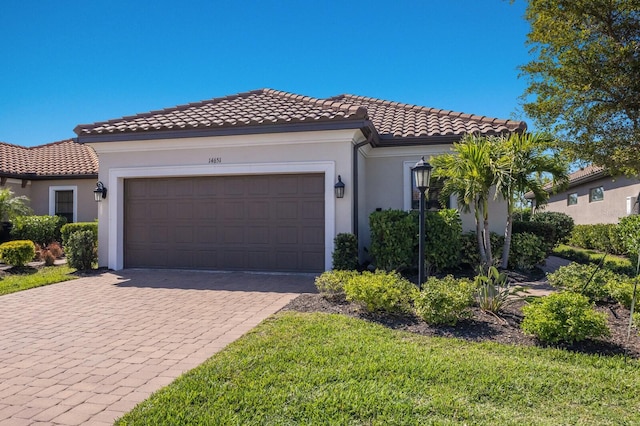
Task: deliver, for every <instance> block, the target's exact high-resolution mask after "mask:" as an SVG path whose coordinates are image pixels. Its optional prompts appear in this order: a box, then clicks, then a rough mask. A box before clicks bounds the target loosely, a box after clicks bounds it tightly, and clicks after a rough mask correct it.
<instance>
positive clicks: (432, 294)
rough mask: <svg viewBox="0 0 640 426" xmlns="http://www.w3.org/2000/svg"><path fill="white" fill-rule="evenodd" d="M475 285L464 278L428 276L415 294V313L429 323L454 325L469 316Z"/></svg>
mask: <svg viewBox="0 0 640 426" xmlns="http://www.w3.org/2000/svg"><path fill="white" fill-rule="evenodd" d="M474 291H475V285H474V284H473V283H472V282H471V280H468V279H466V278H462V279H455V278H454V277H453V276H451V275H447V276H446V277H444V278H436V277H431V278H429V279H428V280H427V281H426V282H425V283H424V284H423V285H422V290H421V291H420V292H419V293H416V294H415V299H414V307H415V311H416V314H417V315H418V316H419V317H420V318H422V319H423V320H425V321H426V322H427V323H429V324H448V325H455V324H456V323H457V322H458V320H460V319H462V318H469V317H471V309H470V308H471V306H472V305H473V296H474Z"/></svg>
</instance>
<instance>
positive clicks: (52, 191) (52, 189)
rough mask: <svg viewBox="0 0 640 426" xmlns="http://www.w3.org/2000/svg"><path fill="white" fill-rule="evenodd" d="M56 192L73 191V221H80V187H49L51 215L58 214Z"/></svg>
mask: <svg viewBox="0 0 640 426" xmlns="http://www.w3.org/2000/svg"><path fill="white" fill-rule="evenodd" d="M56 191H73V221H74V222H77V221H78V187H77V186H76V185H67V186H50V187H49V215H50V216H55V214H56Z"/></svg>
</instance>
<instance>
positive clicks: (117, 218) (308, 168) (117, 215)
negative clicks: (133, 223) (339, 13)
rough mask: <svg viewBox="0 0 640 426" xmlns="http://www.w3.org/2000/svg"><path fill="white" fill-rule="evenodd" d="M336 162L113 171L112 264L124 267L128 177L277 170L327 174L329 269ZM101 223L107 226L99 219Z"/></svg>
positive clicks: (111, 209) (325, 212) (326, 231)
mask: <svg viewBox="0 0 640 426" xmlns="http://www.w3.org/2000/svg"><path fill="white" fill-rule="evenodd" d="M335 168H336V165H335V162H334V161H309V162H286V163H260V164H254V163H249V164H217V165H215V166H213V167H212V166H211V165H197V166H154V167H126V168H113V169H110V170H109V178H108V181H109V184H108V185H107V187H108V188H109V198H108V199H107V200H105V201H103V204H104V203H105V202H108V204H109V205H108V208H109V223H108V233H109V247H108V248H107V250H108V253H109V262H108V266H109V268H111V269H114V270H120V269H122V268H123V267H124V180H125V179H129V178H143V177H145V178H147V177H158V178H159V177H169V176H181V177H188V176H228V175H262V174H277V173H324V181H325V182H324V217H325V225H324V227H325V229H324V232H325V239H324V247H325V254H324V261H325V269H326V270H329V269H331V264H332V259H331V254H332V253H333V239H334V237H335V229H336V219H335V217H336V213H335V211H336V210H335V194H334V189H333V185H334V182H335V179H336V173H335ZM98 226H104V225H103V221H102V220H101V221H99V225H98Z"/></svg>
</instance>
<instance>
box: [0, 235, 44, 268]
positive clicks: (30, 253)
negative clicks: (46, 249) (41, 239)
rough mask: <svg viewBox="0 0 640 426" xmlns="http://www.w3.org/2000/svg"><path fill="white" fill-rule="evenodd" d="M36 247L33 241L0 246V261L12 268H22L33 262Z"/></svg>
mask: <svg viewBox="0 0 640 426" xmlns="http://www.w3.org/2000/svg"><path fill="white" fill-rule="evenodd" d="M35 255H36V246H35V244H33V241H29V240H15V241H7V242H6V243H2V244H0V259H2V260H3V261H4V262H5V263H6V264H8V265H12V266H24V265H25V264H26V263H27V262H30V261H31V260H33V257H34V256H35Z"/></svg>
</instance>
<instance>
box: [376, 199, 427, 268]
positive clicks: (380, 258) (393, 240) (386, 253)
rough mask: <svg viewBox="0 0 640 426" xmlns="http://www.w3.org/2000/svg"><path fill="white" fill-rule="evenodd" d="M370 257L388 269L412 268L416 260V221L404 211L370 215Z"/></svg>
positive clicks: (377, 264) (380, 212)
mask: <svg viewBox="0 0 640 426" xmlns="http://www.w3.org/2000/svg"><path fill="white" fill-rule="evenodd" d="M369 225H370V229H371V250H370V253H371V256H373V259H374V262H375V264H376V266H377V267H378V268H379V269H384V270H386V271H394V270H402V269H406V268H410V267H411V266H414V265H415V264H416V263H417V254H414V247H415V245H416V239H417V232H418V231H417V229H418V228H417V220H416V219H415V217H414V216H412V215H411V214H409V213H407V212H405V211H403V210H383V211H375V212H373V213H371V215H370V216H369Z"/></svg>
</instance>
